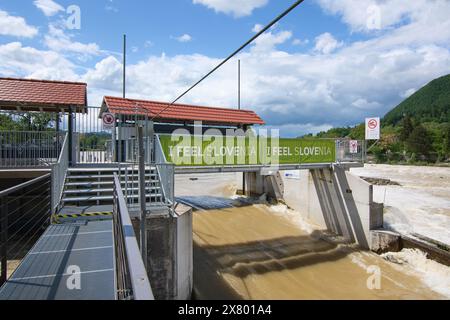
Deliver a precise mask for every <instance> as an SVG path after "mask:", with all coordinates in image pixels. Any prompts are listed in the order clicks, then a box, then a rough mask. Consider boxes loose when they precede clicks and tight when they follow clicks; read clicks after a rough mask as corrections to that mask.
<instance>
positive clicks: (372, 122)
mask: <svg viewBox="0 0 450 320" xmlns="http://www.w3.org/2000/svg"><path fill="white" fill-rule="evenodd" d="M368 126H369V128H370V129H372V130H373V129H376V127H378V121H377V120H376V119H370V120H369V123H368Z"/></svg>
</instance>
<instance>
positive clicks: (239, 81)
mask: <svg viewBox="0 0 450 320" xmlns="http://www.w3.org/2000/svg"><path fill="white" fill-rule="evenodd" d="M238 110H241V60H240V59H239V60H238Z"/></svg>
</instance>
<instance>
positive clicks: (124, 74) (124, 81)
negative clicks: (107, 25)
mask: <svg viewBox="0 0 450 320" xmlns="http://www.w3.org/2000/svg"><path fill="white" fill-rule="evenodd" d="M126 89H127V35H126V34H124V35H123V72H122V97H123V98H124V99H125V98H126ZM118 121H119V123H118V126H117V127H118V135H117V140H118V148H117V150H118V151H117V155H116V161H117V162H119V163H121V162H122V161H123V159H122V115H121V114H119V115H118ZM114 130H115V129H114Z"/></svg>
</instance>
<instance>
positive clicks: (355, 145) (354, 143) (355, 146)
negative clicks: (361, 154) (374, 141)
mask: <svg viewBox="0 0 450 320" xmlns="http://www.w3.org/2000/svg"><path fill="white" fill-rule="evenodd" d="M350 153H351V154H355V153H358V141H356V140H351V141H350Z"/></svg>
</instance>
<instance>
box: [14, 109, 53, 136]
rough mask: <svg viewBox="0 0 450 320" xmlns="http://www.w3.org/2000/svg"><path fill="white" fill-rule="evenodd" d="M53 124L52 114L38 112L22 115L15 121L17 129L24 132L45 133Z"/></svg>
mask: <svg viewBox="0 0 450 320" xmlns="http://www.w3.org/2000/svg"><path fill="white" fill-rule="evenodd" d="M53 123H54V119H53V114H50V113H40V112H27V113H24V114H23V115H22V116H21V117H20V120H18V121H17V125H18V128H19V129H20V130H24V131H45V130H48V129H50V128H51V126H52V125H53Z"/></svg>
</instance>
